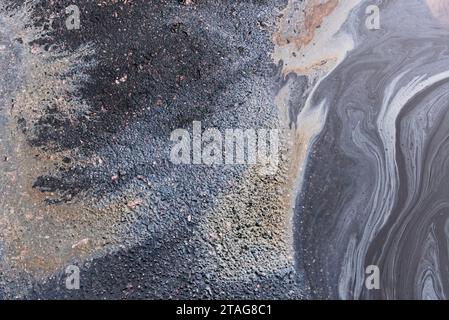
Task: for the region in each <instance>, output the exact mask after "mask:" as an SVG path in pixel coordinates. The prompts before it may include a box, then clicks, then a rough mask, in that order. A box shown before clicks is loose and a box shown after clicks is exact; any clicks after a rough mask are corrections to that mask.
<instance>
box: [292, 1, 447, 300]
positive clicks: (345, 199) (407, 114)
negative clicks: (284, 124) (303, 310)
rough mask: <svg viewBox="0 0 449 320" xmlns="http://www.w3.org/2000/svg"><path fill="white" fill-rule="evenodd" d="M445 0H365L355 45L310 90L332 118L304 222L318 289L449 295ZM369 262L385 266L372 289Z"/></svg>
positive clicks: (305, 199) (301, 259)
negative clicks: (371, 11) (373, 26)
mask: <svg viewBox="0 0 449 320" xmlns="http://www.w3.org/2000/svg"><path fill="white" fill-rule="evenodd" d="M370 4H375V5H378V6H379V9H380V21H381V28H380V30H368V29H367V28H366V26H365V23H364V21H365V18H366V17H367V15H366V13H365V8H366V7H367V6H368V5H370ZM343 5H344V4H343ZM445 5H447V3H446V1H427V2H426V1H421V0H412V1H411V0H407V1H405V0H398V1H362V2H361V3H360V4H359V5H358V6H357V7H355V8H354V10H353V11H352V12H351V14H350V15H349V16H348V19H347V20H346V22H345V24H344V25H343V27H342V30H344V31H345V32H347V33H348V34H351V35H352V37H353V41H354V47H353V49H352V50H350V51H349V52H348V53H347V54H346V56H345V57H344V58H343V59H342V61H341V63H339V64H337V65H336V66H335V68H334V69H332V70H331V71H330V72H329V73H327V74H326V75H325V76H324V78H322V79H321V80H320V81H319V82H317V84H316V87H315V89H314V91H313V93H312V96H311V97H309V100H310V110H312V111H313V110H315V109H317V108H322V109H323V110H325V112H324V111H323V112H321V113H322V114H326V117H325V119H324V120H321V121H324V125H323V127H322V130H320V132H319V133H318V134H317V136H316V138H315V140H314V141H313V142H312V143H311V145H310V148H309V152H308V156H307V165H306V169H305V173H304V175H303V178H302V180H301V185H300V188H299V190H300V193H299V195H298V197H297V198H296V211H295V217H294V220H295V226H296V229H295V246H296V250H297V255H296V256H297V263H298V267H299V268H304V270H305V272H306V274H307V278H308V279H309V281H310V285H311V288H312V294H313V295H314V296H315V297H322V298H337V297H338V298H347V299H352V298H355V299H358V298H362V299H367V298H382V299H404V298H413V299H427V298H430V299H437V298H439V299H446V298H448V294H449V273H448V267H449V260H448V244H449V242H448V241H449V210H448V209H449V167H448V155H449V114H448V107H449V103H448V101H449V100H448V96H449V29H448V27H447V26H446V25H445V23H444V19H441V18H442V17H443V18H444V17H446V20H447V21H449V15H446V16H444V11H443V10H444V8H445V7H444V6H445ZM435 12H438V14H435ZM446 12H447V11H446ZM329 18H331V17H329ZM309 112H310V111H309ZM299 125H301V123H299ZM369 265H377V266H378V267H379V270H380V289H379V290H368V289H366V287H365V279H366V274H365V268H366V267H367V266H369Z"/></svg>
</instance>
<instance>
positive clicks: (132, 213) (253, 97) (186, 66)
mask: <svg viewBox="0 0 449 320" xmlns="http://www.w3.org/2000/svg"><path fill="white" fill-rule="evenodd" d="M2 1H3V2H4V3H3V8H2V9H1V10H2V11H1V14H0V16H1V17H2V19H1V20H0V25H1V26H2V27H3V28H2V29H1V34H0V35H1V37H2V39H1V40H2V42H3V43H4V48H3V51H4V52H5V54H4V55H2V58H1V59H2V61H0V64H1V66H2V70H9V71H8V72H9V73H10V74H12V75H11V77H14V75H15V74H16V75H17V79H13V80H10V79H8V78H6V79H4V80H2V81H3V82H2V87H4V89H3V90H4V94H3V98H2V100H1V101H2V109H1V110H2V111H1V112H2V118H1V121H2V126H3V127H2V132H5V138H3V140H2V152H3V153H4V163H3V164H2V170H4V172H5V173H7V174H5V175H4V177H2V178H1V179H2V181H1V183H2V185H4V186H2V187H1V188H2V189H1V191H2V193H1V200H2V205H3V206H4V208H3V213H2V214H3V216H2V218H1V224H2V228H3V231H2V237H1V239H0V248H1V251H0V254H1V274H0V276H1V278H0V282H1V285H0V288H1V289H0V290H1V291H0V296H1V297H2V298H15V297H25V298H55V299H59V298H89V299H91V298H101V299H105V298H230V297H236V298H302V297H305V296H306V291H305V290H304V285H303V282H302V280H301V278H300V276H299V274H297V272H296V271H295V268H294V262H293V253H292V244H291V231H290V230H291V228H290V220H289V217H290V203H289V197H288V196H286V194H288V193H289V191H288V188H289V183H290V182H291V179H290V178H289V172H288V171H289V166H288V161H287V160H288V157H289V152H290V151H289V146H288V143H287V142H286V140H287V139H286V136H287V134H286V133H285V134H282V135H281V147H280V149H281V165H280V169H279V172H278V173H277V174H276V175H275V176H263V175H262V176H261V175H259V174H258V173H257V170H255V169H253V168H248V167H247V166H231V167H224V166H217V167H210V166H203V165H193V166H187V165H185V166H175V165H173V164H172V163H171V162H170V161H169V152H170V147H171V145H172V143H171V141H170V140H169V138H170V133H171V131H172V130H174V129H177V128H185V129H188V130H191V128H192V121H201V122H202V125H203V127H216V128H219V129H225V128H242V129H245V128H280V129H281V130H283V129H282V128H284V127H285V128H288V126H284V125H283V124H281V125H280V124H279V123H280V122H281V120H280V117H279V110H278V107H277V106H276V104H275V102H274V101H275V96H276V92H277V90H278V88H279V86H280V85H282V81H281V77H280V76H279V73H278V68H277V66H276V65H275V64H274V63H273V61H272V59H271V57H270V55H269V54H270V53H271V52H272V51H273V42H272V36H271V35H272V33H273V32H274V29H275V23H276V19H277V18H278V17H279V16H280V14H281V13H280V12H281V10H282V9H283V8H284V7H285V5H286V3H285V1H224V2H222V1H219V2H218V1H206V0H197V1H194V2H193V4H190V5H184V4H181V3H180V2H178V1H177V0H153V1H143V0H127V1H118V0H117V1H112V0H104V1H100V0H98V1H87V0H85V1H76V5H77V6H78V7H79V8H80V11H81V28H80V29H79V30H67V28H66V26H65V20H66V18H67V16H68V15H67V14H66V13H65V8H66V7H67V6H68V5H70V4H72V3H73V1H35V2H32V3H30V2H24V1H6V0H2ZM6 53H7V54H6ZM5 59H9V60H8V61H6V60H5ZM4 60H5V61H4ZM14 69H17V72H15V73H14V72H12V71H11V70H14ZM9 73H8V74H9ZM6 137H7V138H6ZM2 158H3V157H2ZM70 264H75V265H77V266H79V267H80V269H81V288H80V290H67V289H66V287H65V274H64V270H65V267H66V266H67V265H70Z"/></svg>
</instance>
